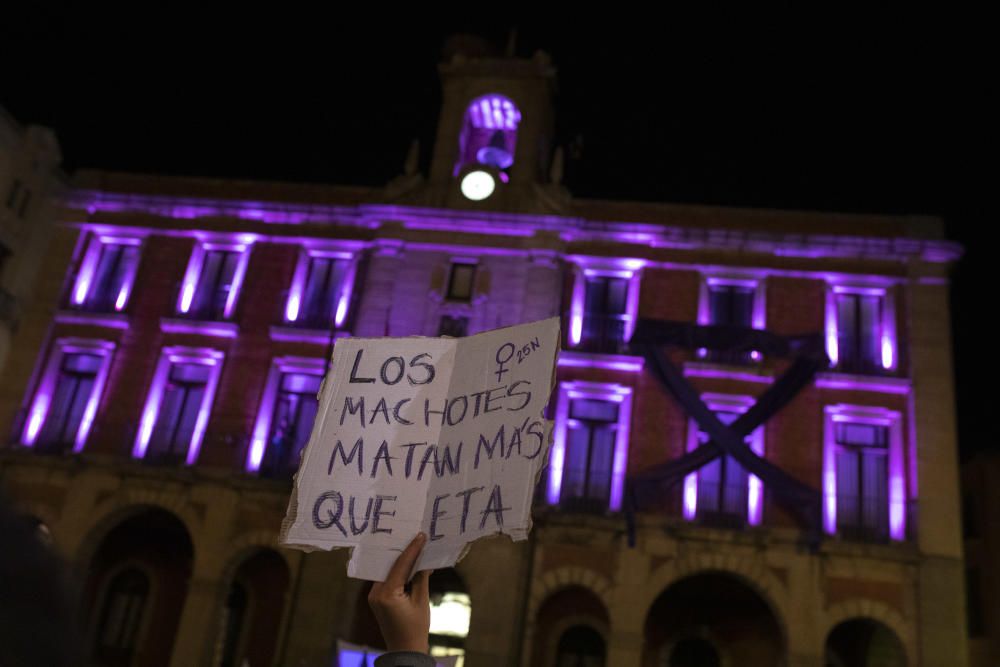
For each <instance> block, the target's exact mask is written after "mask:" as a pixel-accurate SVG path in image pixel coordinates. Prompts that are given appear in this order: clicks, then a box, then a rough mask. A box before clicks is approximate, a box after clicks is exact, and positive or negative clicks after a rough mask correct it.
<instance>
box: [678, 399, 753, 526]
mask: <svg viewBox="0 0 1000 667" xmlns="http://www.w3.org/2000/svg"><path fill="white" fill-rule="evenodd" d="M702 399H703V400H704V401H705V403H706V405H708V407H709V408H710V409H712V410H713V411H714V412H715V416H716V417H717V418H718V419H719V421H721V422H722V423H723V424H726V425H729V424H732V423H733V422H734V421H736V419H737V418H739V416H740V415H741V414H742V413H744V412H746V411H747V410H748V409H749V408H750V406H751V405H753V403H754V399H753V398H750V397H746V396H730V395H724V394H705V395H704V396H702ZM709 439H710V438H709V436H708V434H707V433H705V432H703V431H702V430H701V429H700V428H699V427H698V423H697V422H696V421H695V420H693V419H691V420H689V421H688V444H687V449H688V451H693V450H695V449H697V448H698V447H699V446H701V445H703V444H705V443H707V442H708V441H709ZM744 442H745V443H746V444H747V446H749V447H750V450H751V451H753V452H754V453H755V454H757V456H763V455H764V430H763V428H757V429H755V430H754V431H753V432H752V433H751V434H750V435H748V436H746V438H744ZM762 514H763V485H762V483H761V480H760V478H758V477H757V476H756V475H751V474H750V473H749V472H747V470H746V469H745V468H743V466H742V465H740V463H739V462H738V461H737V460H736V459H734V458H733V457H731V456H729V455H728V454H726V455H722V456H719V457H718V458H715V459H713V460H712V461H711V462H710V463H707V464H705V465H704V466H702V467H701V468H699V469H698V470H697V471H696V472H693V473H691V474H689V475H687V476H686V477H685V478H684V518H685V519H688V520H692V519H698V520H699V521H704V522H706V523H711V524H716V525H720V526H723V527H733V528H736V527H742V526H743V525H744V524H745V523H749V524H750V525H758V524H759V523H760V522H761V518H762Z"/></svg>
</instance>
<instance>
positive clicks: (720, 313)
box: [698, 276, 765, 364]
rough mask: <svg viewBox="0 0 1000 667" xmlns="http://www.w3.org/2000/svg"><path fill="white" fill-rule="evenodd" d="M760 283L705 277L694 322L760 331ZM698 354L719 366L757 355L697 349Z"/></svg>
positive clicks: (761, 300)
mask: <svg viewBox="0 0 1000 667" xmlns="http://www.w3.org/2000/svg"><path fill="white" fill-rule="evenodd" d="M763 287H764V283H763V281H762V280H757V279H731V278H718V277H714V276H709V277H707V278H705V280H704V281H703V282H702V292H701V300H700V302H699V307H698V323H699V324H712V325H719V326H729V327H741V328H747V329H750V328H753V329H763V328H764V314H765V313H764V289H763ZM698 355H699V356H700V357H703V358H706V359H707V360H709V361H713V362H716V363H723V364H745V363H749V362H750V361H756V360H758V359H759V358H760V354H759V353H758V352H743V351H730V350H699V351H698Z"/></svg>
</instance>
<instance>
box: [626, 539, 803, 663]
mask: <svg viewBox="0 0 1000 667" xmlns="http://www.w3.org/2000/svg"><path fill="white" fill-rule="evenodd" d="M686 560H687V562H686V563H685V562H680V563H668V564H667V565H666V566H663V567H660V568H658V569H657V571H656V575H657V576H656V577H655V578H654V577H651V578H650V582H649V591H648V592H647V593H646V594H647V595H648V594H649V593H652V594H655V597H653V601H652V603H651V604H649V606H648V607H646V608H645V610H644V621H643V635H642V636H643V645H642V662H643V664H645V665H652V664H665V662H664V661H665V660H666V659H667V656H670V655H671V654H672V653H673V651H674V649H675V648H676V647H677V646H679V645H681V644H682V643H683V642H685V641H688V640H692V641H696V642H707V643H708V644H709V645H711V648H712V651H714V653H715V655H716V656H717V659H718V661H719V663H718V664H720V665H723V666H725V667H727V666H729V665H735V664H777V663H779V662H781V661H782V660H783V659H787V654H788V645H789V637H788V629H787V624H786V622H785V618H784V617H783V616H782V615H781V610H780V607H778V605H776V604H775V602H774V598H773V596H772V595H771V594H769V592H768V591H769V590H776V589H774V588H772V587H773V585H774V582H767V579H766V578H760V576H759V572H758V573H757V578H751V576H752V573H753V570H754V568H753V567H752V565H751V566H746V567H741V566H737V565H736V564H735V563H734V562H733V560H732V559H731V558H725V557H721V558H720V557H718V556H715V555H711V556H710V558H708V559H704V558H701V559H686ZM706 565H707V567H706ZM748 574H749V575H750V576H748ZM654 586H655V587H654ZM751 636H752V637H753V640H752V641H749V640H747V637H751ZM688 648H690V647H688ZM782 656H786V657H785V658H782Z"/></svg>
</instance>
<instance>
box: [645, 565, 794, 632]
mask: <svg viewBox="0 0 1000 667" xmlns="http://www.w3.org/2000/svg"><path fill="white" fill-rule="evenodd" d="M710 572H721V573H723V574H728V575H732V576H734V577H736V578H737V579H739V580H740V581H742V582H744V583H745V584H747V585H748V586H750V588H752V589H753V590H754V591H756V593H757V594H758V595H760V596H761V598H762V599H763V600H764V602H766V603H767V605H768V606H769V607H770V608H771V612H772V613H773V614H774V616H775V618H776V619H777V620H778V625H779V626H780V627H781V631H782V634H783V635H784V636H785V638H786V640H787V636H788V624H787V620H786V619H787V618H788V616H787V613H786V612H787V589H786V587H785V585H784V584H783V583H781V581H780V580H779V579H778V578H777V577H776V576H775V575H774V573H772V572H770V571H769V570H768V569H767V567H766V566H765V565H764V563H763V562H762V561H761V559H760V558H743V557H741V556H740V555H738V554H733V553H696V554H690V555H685V556H682V557H680V558H676V559H673V560H670V561H668V562H666V563H664V564H663V565H661V566H659V567H658V568H656V569H655V570H654V571H653V573H652V574H651V575H650V577H649V580H648V586H646V587H645V595H646V597H645V599H643V600H642V601H641V603H640V606H641V608H642V610H643V611H642V613H643V618H645V617H646V616H648V615H649V611H650V609H651V608H652V606H653V603H654V602H656V599H657V598H658V597H659V596H660V594H661V593H663V592H664V591H665V590H667V589H668V588H669V587H670V586H671V585H673V584H675V583H677V582H678V581H680V580H681V579H685V578H687V577H690V576H693V575H696V574H705V573H710Z"/></svg>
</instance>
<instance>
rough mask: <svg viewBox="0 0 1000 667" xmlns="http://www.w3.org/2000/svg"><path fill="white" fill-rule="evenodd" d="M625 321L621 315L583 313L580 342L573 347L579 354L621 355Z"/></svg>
mask: <svg viewBox="0 0 1000 667" xmlns="http://www.w3.org/2000/svg"><path fill="white" fill-rule="evenodd" d="M625 320H626V317H625V315H623V314H615V315H603V314H595V313H585V314H584V316H583V323H582V328H581V331H580V342H579V344H577V345H575V346H573V348H574V349H576V350H579V351H581V352H594V353H597V354H621V353H623V352H624V351H625Z"/></svg>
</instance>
